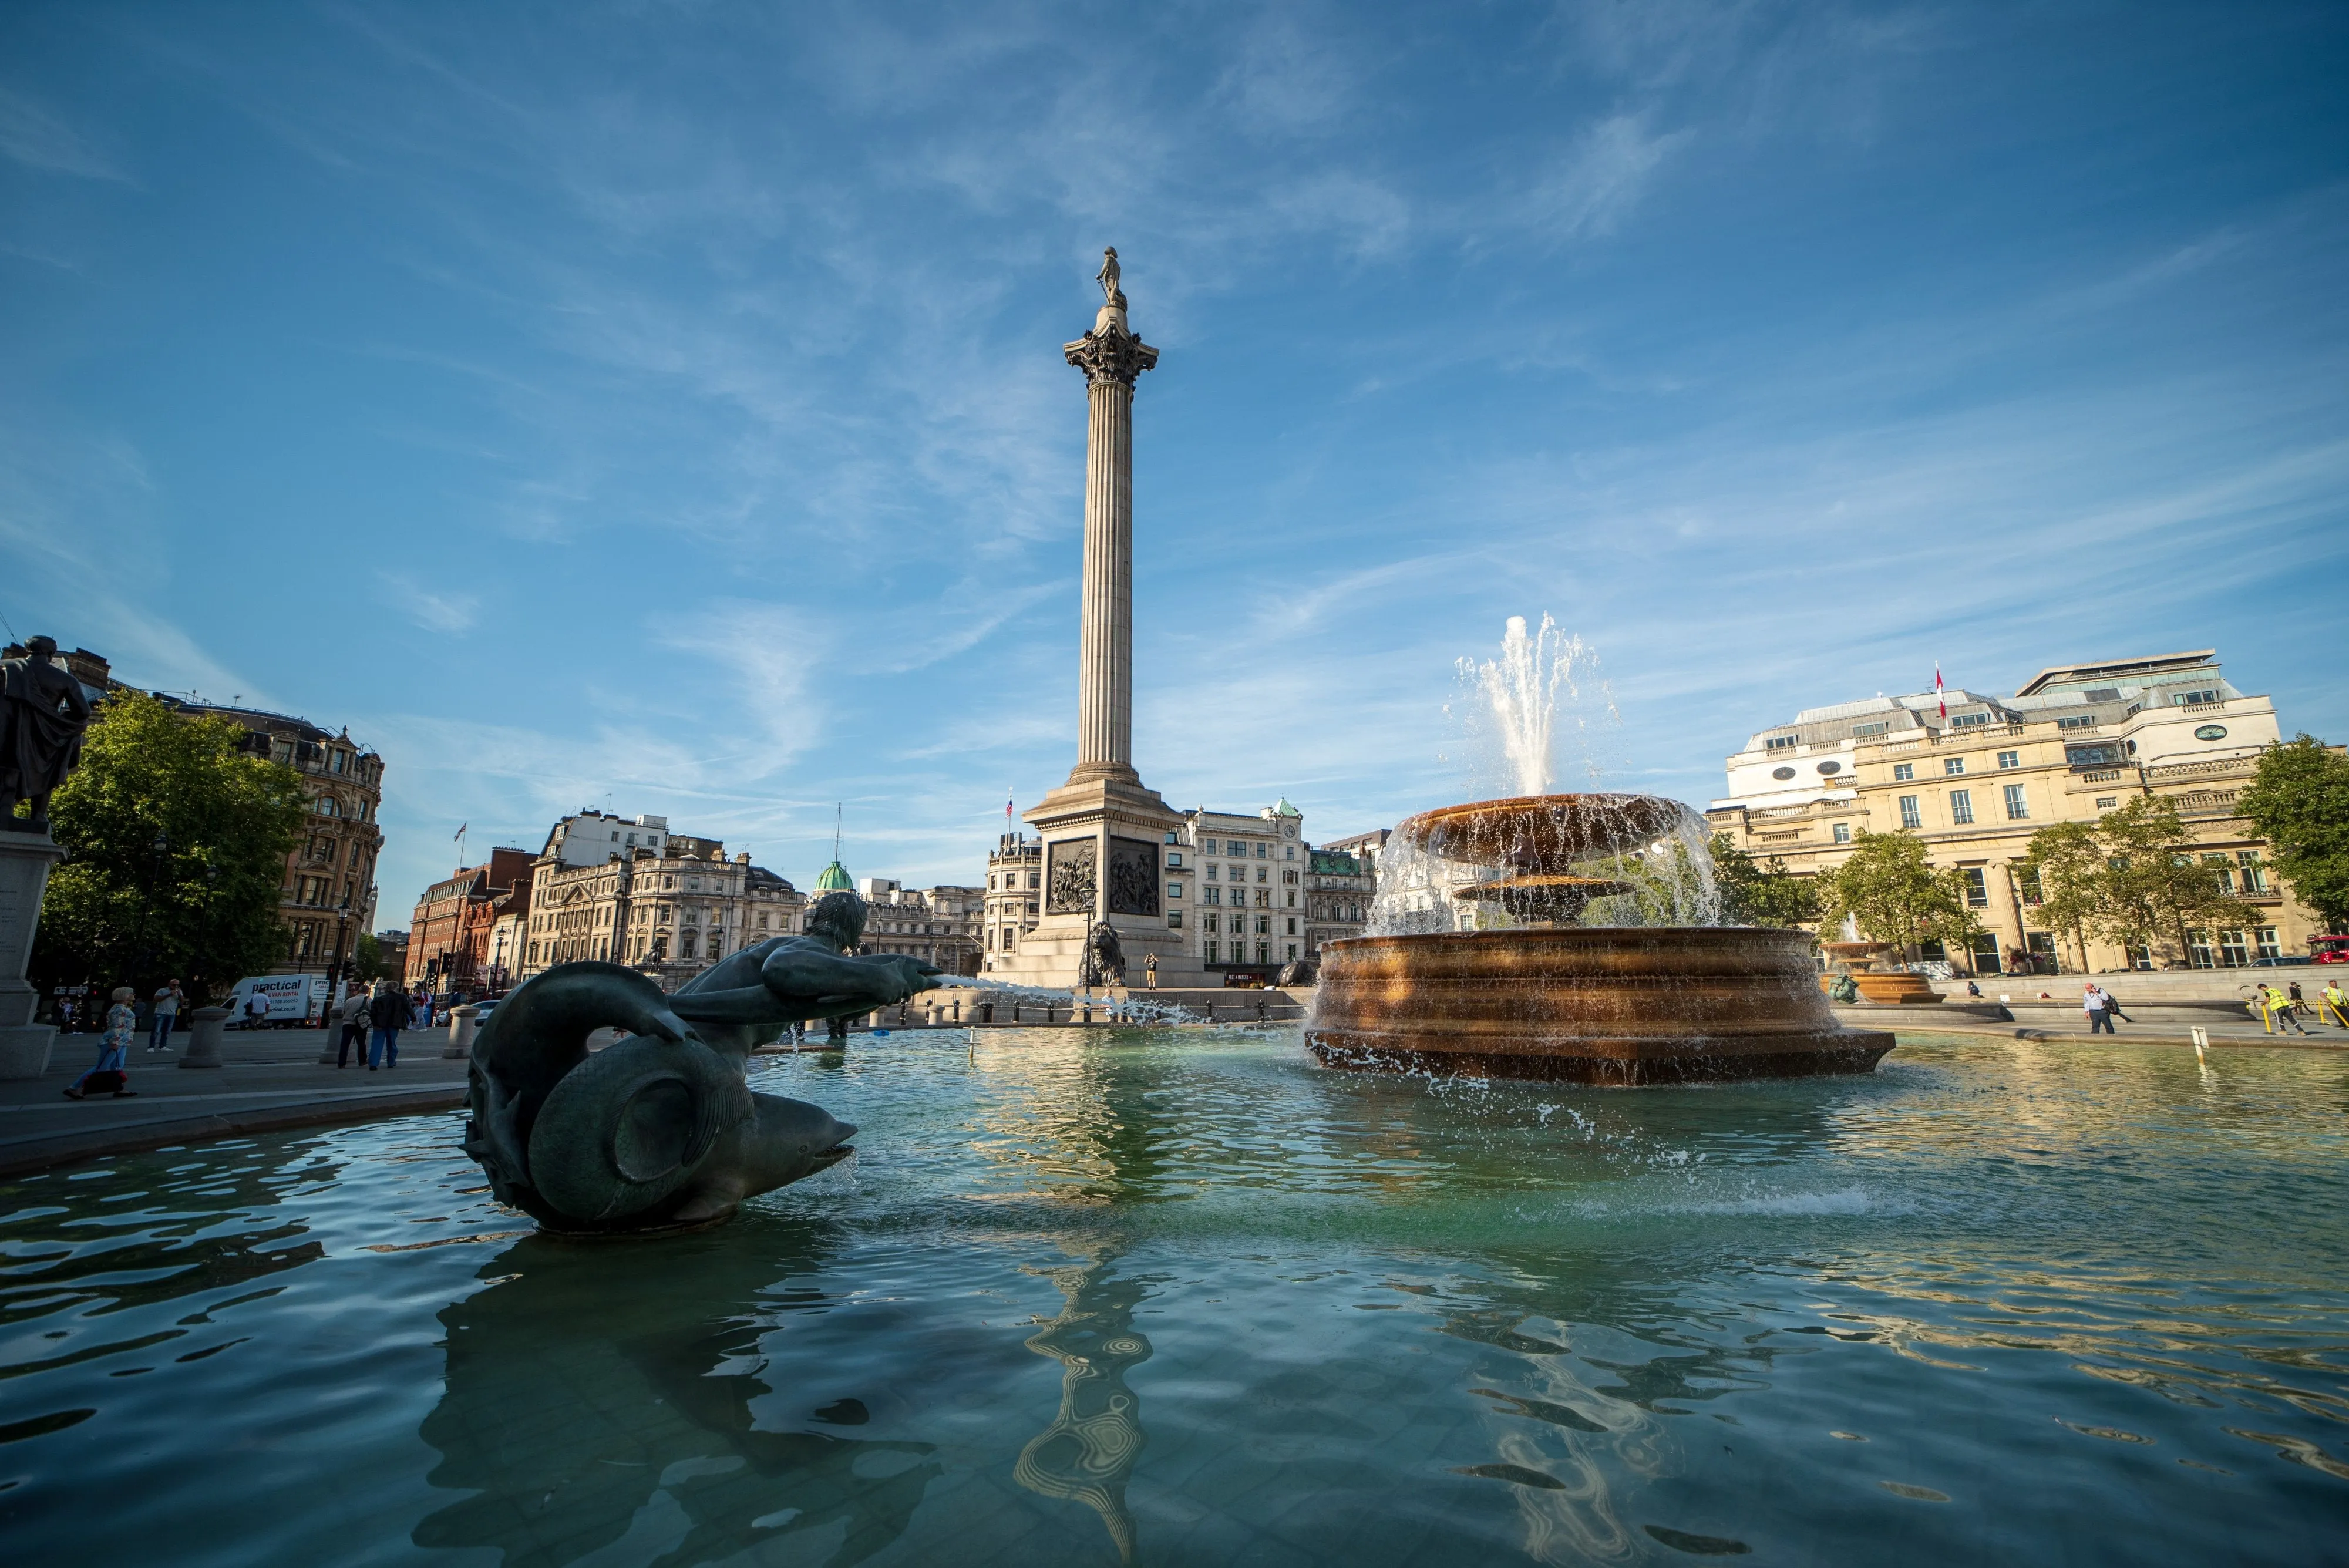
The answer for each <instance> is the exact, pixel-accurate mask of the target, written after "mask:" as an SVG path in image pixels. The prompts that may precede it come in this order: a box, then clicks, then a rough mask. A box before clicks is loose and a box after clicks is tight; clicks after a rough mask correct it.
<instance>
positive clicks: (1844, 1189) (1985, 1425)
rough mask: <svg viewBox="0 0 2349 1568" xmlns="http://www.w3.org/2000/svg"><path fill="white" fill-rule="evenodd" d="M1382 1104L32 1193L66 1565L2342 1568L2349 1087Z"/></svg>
mask: <svg viewBox="0 0 2349 1568" xmlns="http://www.w3.org/2000/svg"><path fill="white" fill-rule="evenodd" d="M1902 1047H1903V1048H1902V1049H1901V1050H1900V1051H1899V1052H1898V1053H1897V1054H1895V1055H1893V1056H1892V1057H1891V1058H1889V1060H1888V1061H1887V1062H1886V1064H1884V1066H1883V1067H1882V1069H1881V1070H1879V1071H1878V1073H1876V1074H1874V1075H1868V1076H1857V1077H1841V1078H1837V1077H1822V1078H1800V1079H1787V1080H1775V1081H1761V1082H1747V1083H1734V1084H1725V1085H1708V1086H1703V1087H1687V1088H1658V1089H1650V1090H1645V1091H1642V1092H1640V1093H1639V1094H1636V1095H1633V1094H1625V1093H1620V1092H1615V1091H1608V1090H1592V1089H1584V1088H1575V1087H1568V1086H1561V1085H1550V1084H1539V1083H1488V1082H1484V1081H1480V1080H1472V1079H1430V1078H1427V1077H1423V1076H1413V1075H1366V1074H1350V1073H1330V1072H1326V1071H1323V1070H1321V1069H1319V1068H1318V1067H1316V1066H1315V1065H1314V1064H1312V1063H1311V1061H1310V1059H1309V1057H1308V1056H1307V1055H1306V1054H1305V1053H1304V1052H1303V1051H1302V1050H1301V1049H1300V1048H1299V1036H1298V1035H1297V1033H1295V1032H1293V1031H1270V1030H1268V1031H1237V1030H1234V1031H1204V1030H1185V1031H1181V1032H1172V1031H1165V1032H1147V1031H1137V1032H1133V1033H1109V1032H1103V1031H1093V1032H1091V1033H1085V1034H1083V1035H1081V1036H1079V1035H1076V1034H1075V1033H1074V1032H1056V1031H1030V1032H1019V1031H1010V1030H1003V1031H990V1032H988V1033H984V1034H982V1035H980V1036H979V1037H978V1040H977V1041H976V1043H975V1045H974V1044H972V1043H970V1042H968V1041H967V1040H966V1038H965V1036H963V1035H962V1034H960V1033H947V1032H939V1033H916V1034H898V1035H895V1036H892V1037H891V1038H890V1039H889V1040H888V1041H886V1042H880V1043H874V1044H871V1045H868V1046H866V1047H864V1048H862V1049H860V1050H859V1051H857V1052H854V1053H851V1054H849V1055H848V1056H847V1057H846V1058H845V1059H844V1060H843V1059H840V1058H832V1059H826V1058H823V1057H819V1056H789V1057H783V1058H773V1059H770V1058H761V1059H760V1060H759V1061H757V1062H756V1063H754V1064H753V1082H754V1084H755V1085H756V1086H758V1087H760V1088H761V1089H764V1090H767V1091H769V1092H771V1093H776V1094H781V1095H788V1096H795V1097H800V1098H805V1099H811V1100H814V1101H818V1102H820V1103H822V1104H823V1105H825V1106H830V1107H832V1108H833V1109H834V1110H836V1111H837V1112H838V1114H839V1115H840V1116H843V1118H845V1119H848V1120H851V1121H854V1122H856V1123H858V1124H860V1125H861V1126H862V1127H864V1129H865V1130H864V1134H863V1136H862V1139H861V1141H862V1142H863V1143H864V1149H863V1151H862V1152H860V1153H859V1154H857V1155H856V1156H855V1157H854V1158H852V1159H850V1160H849V1161H847V1162H846V1163H844V1164H842V1165H839V1166H836V1167H834V1168H832V1169H831V1170H828V1171H825V1172H823V1173H822V1174H820V1175H817V1176H815V1177H812V1178H811V1179H807V1180H805V1181H803V1182H801V1183H799V1184H797V1185H794V1186H792V1187H788V1188H785V1189H780V1190H777V1191H774V1192H771V1193H768V1194H766V1195H764V1196H762V1197H760V1198H758V1199H753V1200H751V1201H750V1203H749V1204H747V1205H745V1207H744V1209H743V1210H742V1212H741V1214H740V1217H739V1218H738V1219H737V1220H735V1222H734V1223H733V1224H732V1225H731V1226H730V1227H728V1228H726V1229H724V1230H721V1231H712V1232H709V1233H705V1234H698V1235H686V1236H677V1237H670V1238H667V1239H663V1240H657V1241H630V1242H566V1241H556V1240H554V1239H551V1238H547V1237H542V1236H533V1235H531V1234H529V1233H528V1232H529V1231H530V1222H529V1221H528V1220H526V1219H525V1218H523V1216H521V1215H519V1214H515V1213H512V1212H508V1211H502V1210H499V1209H497V1208H496V1207H494V1206H493V1205H492V1203H491V1202H490V1201H489V1199H488V1196H487V1194H486V1193H485V1192H484V1191H483V1190H482V1182H481V1177H480V1175H479V1173H478V1171H477V1170H476V1169H475V1168H473V1167H472V1165H471V1163H470V1162H469V1161H468V1160H467V1159H466V1158H465V1157H464V1155H463V1154H462V1152H461V1151H460V1149H459V1147H458V1143H457V1140H458V1126H459V1118H457V1117H455V1116H429V1117H409V1118H404V1119H398V1120H391V1121H385V1122H381V1123H378V1124H374V1125H371V1126H365V1127H345V1128H336V1129H332V1130H326V1131H320V1132H316V1133H309V1134H287V1135H280V1136H276V1137H264V1138H255V1139H243V1140H235V1141H231V1142H225V1143H216V1144H211V1145H205V1146H200V1147H189V1148H181V1149H173V1150H165V1151H160V1152H158V1153H154V1154H147V1155H139V1156H126V1157H123V1158H117V1159H113V1160H109V1161H104V1162H100V1163H97V1164H92V1165H87V1166H83V1167H78V1168H67V1169H63V1170H58V1171H55V1172H51V1173H48V1174H46V1175H43V1176H39V1177H36V1178H30V1179H10V1180H6V1181H5V1182H0V1251H5V1265H0V1266H5V1273H0V1372H5V1376H0V1389H5V1397H0V1540H5V1541H6V1542H7V1543H8V1548H9V1556H10V1559H11V1560H12V1561H15V1562H20V1563H67V1562H70V1563H77V1564H84V1565H88V1568H111V1565H114V1564H132V1563H136V1564H140V1565H141V1568H148V1565H151V1564H155V1563H171V1564H173V1565H174V1568H181V1565H198V1564H214V1563H217V1564H222V1565H229V1564H234V1565H236V1568H244V1565H245V1564H249V1563H336V1564H364V1563H450V1564H482V1565H490V1564H505V1565H510V1568H555V1565H568V1564H595V1565H605V1564H623V1563H661V1564H665V1565H674V1568H687V1565H691V1564H700V1563H761V1564H764V1563H830V1564H836V1565H842V1568H845V1565H848V1564H861V1563H872V1564H900V1563H902V1564H916V1563H918V1564H991V1563H1007V1564H1016V1565H1017V1568H1050V1565H1055V1564H1061V1563H1071V1564H1114V1563H1120V1562H1121V1561H1122V1560H1123V1561H1126V1562H1133V1563H1168V1564H1188V1563H1200V1564H1207V1563H1215V1564H1221V1563H1237V1562H1247V1563H1267V1564H1300V1565H1302V1564H1320V1563H1331V1564H1340V1563H1342V1564H1344V1565H1345V1568H1376V1565H1379V1564H1385V1563H1398V1564H1400V1563H1411V1564H1417V1565H1444V1564H1451V1563H1475V1564H1492V1563H1678V1562H1682V1561H1685V1560H1686V1559H1687V1558H1688V1557H1689V1556H1691V1555H1692V1554H1693V1555H1698V1556H1738V1555H1744V1556H1747V1557H1749V1558H1750V1560H1751V1561H1754V1562H1757V1563H1768V1562H1777V1563H1797V1562H1798V1563H1885V1562H1901V1563H1984V1562H2017V1563H2026V1562H2028V1563H2037V1562H2063V1563H2070V1564H2102V1563H2111V1564H2129V1565H2131V1568H2142V1565H2145V1564H2163V1563H2179V1564H2194V1565H2197V1568H2200V1565H2203V1564H2208V1563H2315V1562H2319V1561H2323V1560H2327V1559H2328V1558H2329V1557H2337V1555H2338V1553H2339V1550H2340V1543H2341V1541H2342V1539H2343V1535H2342V1525H2343V1521H2344V1519H2349V1230H2344V1227H2343V1226H2342V1224H2341V1223H2340V1216H2341V1215H2342V1214H2343V1212H2344V1209H2349V1160H2344V1158H2343V1157H2344V1153H2349V1148H2344V1133H2343V1131H2342V1127H2343V1119H2342V1113H2343V1111H2344V1106H2349V1057H2344V1056H2343V1055H2340V1054H2333V1053H2329V1052H2313V1051H2284V1050H2274V1051H2269V1050H2240V1051H2229V1052H2225V1053H2214V1054H2213V1057H2212V1062H2211V1064H2210V1066H2209V1068H2208V1069H2207V1070H2198V1068H2197V1065H2196V1064H2195V1061H2194V1058H2193V1056H2192V1054H2190V1053H2188V1052H2183V1051H2176V1050H2166V1049H2160V1048H2151V1047H2132V1046H2128V1045H2125V1044H2124V1045H2117V1046H2115V1045H2097V1046H2078V1045H2054V1044H2049V1045H2035V1044H2016V1043H2012V1042H2004V1041H2001V1042H1996V1043H1980V1042H1977V1043H1971V1044H1969V1043H1964V1042H1961V1041H1959V1040H1956V1039H1953V1038H1949V1037H1941V1038H1938V1039H1937V1038H1936V1037H1934V1036H1931V1035H1911V1034H1908V1033H1903V1035H1902Z"/></svg>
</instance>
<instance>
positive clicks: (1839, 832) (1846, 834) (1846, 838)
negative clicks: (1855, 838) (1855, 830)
mask: <svg viewBox="0 0 2349 1568" xmlns="http://www.w3.org/2000/svg"><path fill="white" fill-rule="evenodd" d="M1835 841H1836V842H1837V844H1849V843H1850V842H1851V824H1850V823H1848V822H1838V823H1837V824H1836V825H1835Z"/></svg>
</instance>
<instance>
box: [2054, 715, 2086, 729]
mask: <svg viewBox="0 0 2349 1568" xmlns="http://www.w3.org/2000/svg"><path fill="white" fill-rule="evenodd" d="M2055 727H2056V728H2057V729H2059V730H2093V729H2095V727H2096V716H2095V714H2094V713H2082V714H2079V715H2077V716H2075V717H2074V718H2069V719H2058V720H2056V721H2055Z"/></svg>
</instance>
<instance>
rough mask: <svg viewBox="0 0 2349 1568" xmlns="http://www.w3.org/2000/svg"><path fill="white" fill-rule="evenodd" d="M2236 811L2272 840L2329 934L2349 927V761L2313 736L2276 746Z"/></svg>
mask: <svg viewBox="0 0 2349 1568" xmlns="http://www.w3.org/2000/svg"><path fill="white" fill-rule="evenodd" d="M2235 808H2236V809H2237V810H2238V811H2240V812H2241V813H2242V814H2243V815H2244V816H2246V817H2248V818H2250V820H2251V826H2253V827H2255V828H2257V829H2258V830H2259V835H2260V836H2261V838H2264V839H2266V840H2267V841H2268V849H2269V853H2270V854H2271V855H2272V856H2273V857H2274V859H2273V864H2274V866H2275V868H2276V874H2277V875H2278V876H2280V877H2282V878H2283V879H2284V880H2285V881H2286V882H2288V883H2290V884H2291V885H2292V895H2293V897H2295V898H2298V899H2299V900H2300V901H2301V902H2302V903H2303V904H2305V905H2307V906H2308V907H2309V908H2310V909H2313V910H2315V911H2316V913H2317V915H2318V917H2319V918H2320V919H2323V922H2324V925H2325V928H2326V929H2328V930H2334V931H2340V930H2349V757H2344V756H2343V755H2342V754H2341V753H2338V752H2334V751H2331V750H2328V749H2327V748H2326V746H2325V745H2324V743H2323V742H2322V741H2319V740H2317V739H2316V738H2315V737H2314V736H2313V735H2305V734H2303V735H2302V736H2300V737H2298V738H2297V739H2295V740H2294V741H2293V742H2292V743H2291V744H2290V745H2284V744H2282V742H2277V743H2275V744H2272V745H2271V746H2269V747H2268V748H2267V749H2266V750H2265V751H2263V752H2261V753H2260V767H2259V772H2258V774H2256V775H2255V776H2254V777H2253V778H2252V780H2251V788H2249V789H2247V790H2245V791H2244V792H2243V793H2242V795H2241V796H2240V798H2239V799H2238V800H2237V801H2236V803H2235Z"/></svg>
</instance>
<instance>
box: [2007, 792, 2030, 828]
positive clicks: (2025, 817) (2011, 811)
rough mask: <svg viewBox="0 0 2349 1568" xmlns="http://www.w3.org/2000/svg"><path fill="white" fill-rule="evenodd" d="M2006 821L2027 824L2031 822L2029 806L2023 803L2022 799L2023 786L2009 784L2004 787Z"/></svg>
mask: <svg viewBox="0 0 2349 1568" xmlns="http://www.w3.org/2000/svg"><path fill="white" fill-rule="evenodd" d="M2006 820H2007V821H2009V822H2029V821H2030V820H2031V806H2030V805H2029V803H2027V802H2026V801H2024V799H2023V786H2022V785H2021V784H2009V785H2007V786H2006Z"/></svg>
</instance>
